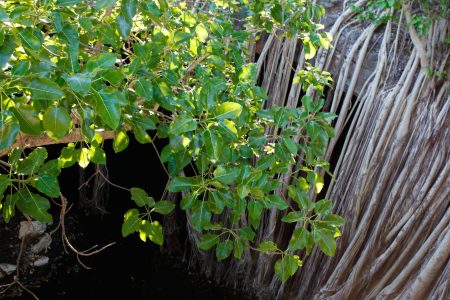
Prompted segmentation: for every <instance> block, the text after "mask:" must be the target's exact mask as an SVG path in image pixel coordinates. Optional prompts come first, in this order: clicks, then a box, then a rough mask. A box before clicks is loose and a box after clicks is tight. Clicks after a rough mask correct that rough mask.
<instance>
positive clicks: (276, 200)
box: [264, 195, 289, 210]
mask: <svg viewBox="0 0 450 300" xmlns="http://www.w3.org/2000/svg"><path fill="white" fill-rule="evenodd" d="M264 200H265V202H266V203H268V204H269V205H270V207H272V206H274V207H276V208H278V209H279V210H285V209H286V208H288V207H289V206H288V204H287V202H286V200H284V199H283V198H282V197H280V196H278V195H269V196H268V197H267V198H266V199H264ZM270 207H269V208H270Z"/></svg>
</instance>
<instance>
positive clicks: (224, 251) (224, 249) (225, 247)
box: [216, 239, 233, 261]
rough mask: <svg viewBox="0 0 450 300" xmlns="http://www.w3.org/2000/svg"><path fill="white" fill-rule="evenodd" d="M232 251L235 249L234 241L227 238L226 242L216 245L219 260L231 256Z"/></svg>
mask: <svg viewBox="0 0 450 300" xmlns="http://www.w3.org/2000/svg"><path fill="white" fill-rule="evenodd" d="M231 251H233V241H232V240H229V239H227V240H225V241H224V242H220V243H219V244H218V245H217V247H216V257H217V260H218V261H221V260H224V259H225V258H227V257H228V256H230V254H231Z"/></svg>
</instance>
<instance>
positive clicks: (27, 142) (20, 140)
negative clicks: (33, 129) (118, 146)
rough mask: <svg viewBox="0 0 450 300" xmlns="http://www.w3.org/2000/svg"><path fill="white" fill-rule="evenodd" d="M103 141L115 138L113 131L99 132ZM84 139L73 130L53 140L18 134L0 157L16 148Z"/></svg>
mask: <svg viewBox="0 0 450 300" xmlns="http://www.w3.org/2000/svg"><path fill="white" fill-rule="evenodd" d="M98 133H99V134H100V135H101V136H102V137H103V139H104V140H110V139H113V138H114V137H115V135H116V134H115V132H114V131H99V132H98ZM83 139H84V137H83V135H82V133H81V131H80V129H76V130H73V131H72V132H71V133H69V134H68V135H66V136H65V137H63V138H61V139H59V140H54V139H51V138H50V137H48V136H47V135H38V136H32V135H25V134H19V136H18V137H17V139H16V141H15V142H14V144H12V145H11V146H9V147H8V148H6V149H2V150H0V157H3V156H5V155H6V154H8V153H9V152H10V151H11V150H12V149H14V148H16V147H21V148H23V149H25V148H33V147H40V146H47V145H55V144H68V143H74V142H78V141H82V140H83Z"/></svg>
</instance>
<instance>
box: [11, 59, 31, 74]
mask: <svg viewBox="0 0 450 300" xmlns="http://www.w3.org/2000/svg"><path fill="white" fill-rule="evenodd" d="M28 70H30V62H29V61H19V62H17V63H15V64H14V65H13V66H12V69H11V74H12V75H14V76H23V75H25V74H26V73H27V72H28Z"/></svg>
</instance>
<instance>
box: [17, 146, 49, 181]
mask: <svg viewBox="0 0 450 300" xmlns="http://www.w3.org/2000/svg"><path fill="white" fill-rule="evenodd" d="M47 156H48V154H47V150H46V149H45V148H42V147H39V148H36V149H34V150H33V151H32V152H31V153H30V155H28V156H27V157H26V158H25V159H23V160H20V161H19V162H18V164H17V173H20V174H24V175H32V174H34V173H37V171H38V170H39V168H40V167H41V166H42V164H43V163H44V161H45V160H46V159H47Z"/></svg>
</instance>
